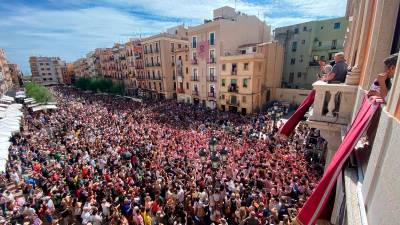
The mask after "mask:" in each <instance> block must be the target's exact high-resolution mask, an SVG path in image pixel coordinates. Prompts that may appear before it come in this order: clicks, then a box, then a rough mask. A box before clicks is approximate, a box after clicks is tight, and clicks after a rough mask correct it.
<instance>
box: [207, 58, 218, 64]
mask: <svg viewBox="0 0 400 225" xmlns="http://www.w3.org/2000/svg"><path fill="white" fill-rule="evenodd" d="M216 62H217V60H216V59H215V57H211V58H209V59H208V62H207V63H208V64H215V63H216Z"/></svg>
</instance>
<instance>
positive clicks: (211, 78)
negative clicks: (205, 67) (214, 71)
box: [207, 76, 217, 82]
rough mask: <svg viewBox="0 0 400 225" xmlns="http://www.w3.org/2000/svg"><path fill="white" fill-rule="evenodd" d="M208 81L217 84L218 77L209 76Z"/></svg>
mask: <svg viewBox="0 0 400 225" xmlns="http://www.w3.org/2000/svg"><path fill="white" fill-rule="evenodd" d="M207 81H209V82H217V77H216V76H207Z"/></svg>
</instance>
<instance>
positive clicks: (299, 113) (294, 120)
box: [278, 90, 315, 136]
mask: <svg viewBox="0 0 400 225" xmlns="http://www.w3.org/2000/svg"><path fill="white" fill-rule="evenodd" d="M314 98H315V90H312V91H311V92H310V93H309V94H308V96H307V97H306V98H305V99H304V100H303V101H302V102H301V104H300V106H299V108H297V110H296V112H295V113H294V114H293V115H292V116H291V117H290V118H289V119H288V121H287V122H286V123H285V124H284V125H283V126H282V127H281V128H280V129H279V131H278V135H283V136H289V135H290V134H291V133H292V132H293V130H294V128H295V127H296V126H297V124H298V123H299V122H300V120H301V118H303V116H304V115H305V114H306V112H307V111H308V109H309V108H310V106H311V105H312V104H313V103H314Z"/></svg>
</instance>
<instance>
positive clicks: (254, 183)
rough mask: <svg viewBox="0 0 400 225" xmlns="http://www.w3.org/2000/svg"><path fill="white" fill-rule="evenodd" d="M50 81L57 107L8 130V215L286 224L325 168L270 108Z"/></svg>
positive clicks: (47, 219)
mask: <svg viewBox="0 0 400 225" xmlns="http://www.w3.org/2000/svg"><path fill="white" fill-rule="evenodd" d="M54 92H55V95H56V97H57V101H58V109H57V110H56V111H54V112H47V113H44V112H39V113H32V112H29V111H26V112H25V116H24V119H23V125H22V128H21V132H20V133H19V134H16V135H14V136H13V138H12V140H11V141H12V146H11V147H10V149H9V161H8V165H7V171H6V173H4V174H2V175H1V176H0V179H2V182H1V183H2V184H8V185H7V186H4V187H1V188H2V190H1V196H0V206H1V211H0V212H1V213H0V214H2V215H0V216H3V219H4V220H7V221H9V222H10V223H22V222H24V221H25V222H27V221H29V222H30V223H31V224H42V223H43V224H93V225H100V224H116V225H120V224H122V225H124V224H135V225H152V224H164V225H169V224H196V225H203V224H204V225H209V224H222V225H226V224H229V225H231V224H232V225H235V224H247V225H253V224H254V225H257V224H276V225H277V224H289V223H290V221H291V220H292V219H293V218H294V217H295V216H296V214H297V211H298V210H299V209H300V208H301V207H302V204H303V203H304V202H305V200H306V198H307V196H309V195H310V194H311V192H312V190H313V188H314V187H315V185H316V183H317V182H318V179H319V178H320V176H321V174H322V171H323V168H322V166H321V164H320V163H319V162H317V161H313V160H310V159H309V158H307V157H306V154H305V144H304V142H305V138H306V136H307V134H308V133H309V132H310V129H309V128H307V127H306V126H305V125H304V124H301V125H300V126H299V127H298V128H297V129H296V131H295V134H294V135H293V136H292V137H291V138H289V139H281V138H277V137H275V133H276V131H277V126H279V123H275V122H274V121H272V120H271V119H270V118H269V117H268V116H267V115H263V114H258V115H252V116H242V115H238V114H230V113H226V112H218V111H213V110H209V109H204V108H200V107H197V106H191V105H186V104H184V103H178V102H175V101H165V102H159V103H138V102H134V101H132V100H130V99H125V98H116V97H114V96H108V95H98V94H93V93H83V92H81V91H79V90H76V89H73V88H61V87H60V88H55V89H54ZM10 183H11V184H13V185H14V186H15V188H16V190H21V191H22V193H23V194H21V195H20V196H18V197H17V196H16V193H17V192H16V190H9V189H7V187H8V186H10V185H9V184H10ZM0 220H1V219H0ZM0 224H1V223H0Z"/></svg>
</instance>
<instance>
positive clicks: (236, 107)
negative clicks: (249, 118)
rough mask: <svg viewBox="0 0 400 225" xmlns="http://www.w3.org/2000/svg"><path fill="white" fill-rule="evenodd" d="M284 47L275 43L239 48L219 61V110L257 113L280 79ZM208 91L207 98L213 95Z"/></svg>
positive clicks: (212, 92) (269, 97) (269, 98)
mask: <svg viewBox="0 0 400 225" xmlns="http://www.w3.org/2000/svg"><path fill="white" fill-rule="evenodd" d="M282 63H283V47H282V45H281V44H279V43H278V42H269V43H262V44H256V45H255V44H250V45H244V46H239V49H238V51H236V52H232V53H230V54H229V56H222V57H221V58H220V64H221V70H220V71H221V73H220V82H218V84H219V86H218V90H219V92H220V95H219V97H218V98H217V105H218V108H219V109H220V110H222V111H231V112H240V113H242V114H249V113H253V112H259V111H260V110H261V109H262V107H263V106H264V105H265V104H266V103H267V102H269V101H270V100H271V95H272V94H273V93H274V92H275V89H276V88H278V87H280V80H281V77H282ZM214 95H215V90H213V89H211V90H210V91H209V93H208V96H214Z"/></svg>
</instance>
